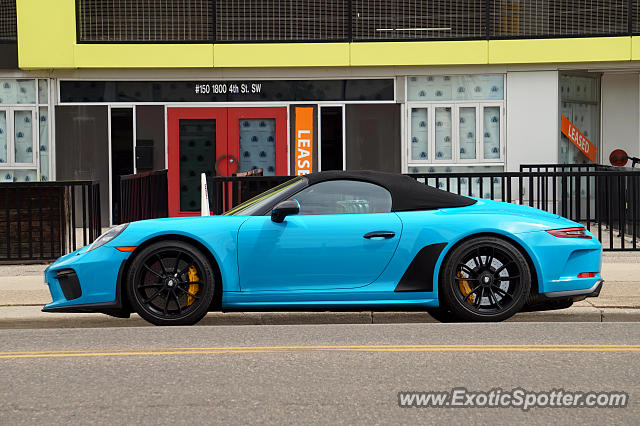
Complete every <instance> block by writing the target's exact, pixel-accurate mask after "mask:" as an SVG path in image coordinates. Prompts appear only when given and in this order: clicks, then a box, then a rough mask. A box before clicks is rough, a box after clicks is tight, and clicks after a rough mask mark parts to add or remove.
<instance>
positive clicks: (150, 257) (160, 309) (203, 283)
mask: <svg viewBox="0 0 640 426" xmlns="http://www.w3.org/2000/svg"><path fill="white" fill-rule="evenodd" d="M127 285H128V287H127V294H128V295H129V301H130V303H131V306H132V307H133V308H134V310H135V311H136V312H137V313H138V314H139V315H140V316H141V317H142V318H144V319H145V320H147V321H149V322H150V323H152V324H155V325H191V324H195V323H197V322H198V321H200V320H201V319H202V318H203V317H204V316H205V315H206V314H207V311H208V309H209V306H210V304H211V301H212V299H213V296H214V289H215V274H214V272H213V269H212V268H211V265H209V262H208V261H207V258H206V257H205V256H204V254H203V253H202V252H201V251H200V250H198V249H196V248H195V247H193V246H191V245H190V244H187V243H184V242H182V241H161V242H158V243H155V244H152V245H150V246H149V247H146V248H145V249H143V250H142V251H141V252H140V253H139V254H137V255H136V257H135V259H134V260H133V262H132V264H131V267H130V268H129V274H128V280H127Z"/></svg>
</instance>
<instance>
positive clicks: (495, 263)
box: [440, 237, 531, 321]
mask: <svg viewBox="0 0 640 426" xmlns="http://www.w3.org/2000/svg"><path fill="white" fill-rule="evenodd" d="M530 287H531V271H530V270H529V265H528V263H527V260H526V259H525V257H524V256H523V255H522V253H521V252H520V251H519V250H518V249H517V248H516V247H515V246H514V245H513V244H511V243H509V242H507V241H504V240H502V239H499V238H493V237H480V238H475V239H473V240H469V241H466V242H464V243H462V244H461V245H460V246H458V247H456V248H455V249H454V250H453V251H452V252H451V254H450V255H449V257H448V258H447V261H446V263H445V265H444V268H442V272H441V275H440V290H441V293H442V294H441V296H442V299H443V301H444V304H445V305H446V307H447V308H448V309H449V310H450V311H451V313H452V314H454V315H455V316H456V317H458V318H459V319H461V320H466V321H502V320H505V319H507V318H509V317H511V316H512V315H514V314H515V313H517V312H519V311H520V310H521V309H522V306H523V305H524V302H525V300H526V297H527V295H528V294H529V289H530Z"/></svg>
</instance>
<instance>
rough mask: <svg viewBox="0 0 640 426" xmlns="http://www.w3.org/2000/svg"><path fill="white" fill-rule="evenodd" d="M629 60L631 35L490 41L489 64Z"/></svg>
mask: <svg viewBox="0 0 640 426" xmlns="http://www.w3.org/2000/svg"><path fill="white" fill-rule="evenodd" d="M629 60H631V37H592V38H558V39H535V40H492V41H489V63H491V64H532V63H566V62H603V61H629Z"/></svg>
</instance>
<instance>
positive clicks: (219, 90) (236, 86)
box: [195, 83, 262, 95]
mask: <svg viewBox="0 0 640 426" xmlns="http://www.w3.org/2000/svg"><path fill="white" fill-rule="evenodd" d="M261 92H262V83H213V84H209V83H197V84H196V85H195V93H196V94H198V95H199V94H203V95H208V94H211V93H214V94H225V93H234V94H244V93H247V94H248V93H261Z"/></svg>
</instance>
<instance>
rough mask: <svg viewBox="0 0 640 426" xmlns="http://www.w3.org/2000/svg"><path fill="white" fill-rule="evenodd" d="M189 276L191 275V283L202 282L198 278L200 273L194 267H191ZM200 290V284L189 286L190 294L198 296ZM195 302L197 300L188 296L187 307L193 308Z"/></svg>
mask: <svg viewBox="0 0 640 426" xmlns="http://www.w3.org/2000/svg"><path fill="white" fill-rule="evenodd" d="M188 274H189V282H197V281H200V279H199V278H198V271H197V270H196V268H195V267H194V266H193V265H192V266H189V272H188ZM198 289H200V286H199V285H198V284H189V293H191V294H196V293H197V292H198ZM195 301H196V299H195V298H193V296H189V295H187V306H191V304H192V303H193V302H195Z"/></svg>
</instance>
